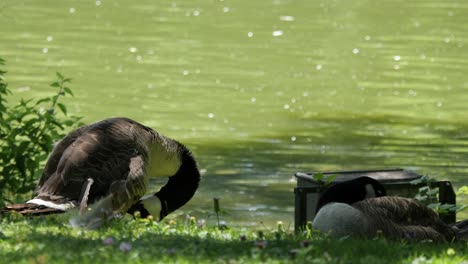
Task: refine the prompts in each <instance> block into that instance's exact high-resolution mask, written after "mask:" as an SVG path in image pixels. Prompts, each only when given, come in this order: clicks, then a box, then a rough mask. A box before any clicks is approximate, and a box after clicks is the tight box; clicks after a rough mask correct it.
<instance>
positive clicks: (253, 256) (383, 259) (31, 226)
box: [0, 215, 468, 264]
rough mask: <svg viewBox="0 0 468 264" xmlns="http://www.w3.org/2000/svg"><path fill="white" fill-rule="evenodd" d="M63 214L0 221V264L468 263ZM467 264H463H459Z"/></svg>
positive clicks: (356, 243) (408, 251)
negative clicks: (97, 224)
mask: <svg viewBox="0 0 468 264" xmlns="http://www.w3.org/2000/svg"><path fill="white" fill-rule="evenodd" d="M67 217H68V216H67V215H60V216H46V217H38V218H32V219H31V218H25V217H16V216H6V217H3V218H2V219H1V220H0V224H1V226H0V259H1V260H2V261H1V262H2V263H174V262H177V263H259V262H266V263H284V262H297V263H366V264H370V263H379V264H380V263H457V264H458V263H466V261H467V260H468V252H467V250H466V249H467V243H451V244H449V243H446V244H434V243H430V242H425V243H422V242H419V243H409V242H394V241H386V240H384V239H374V240H354V239H342V240H336V239H330V238H328V237H326V236H322V235H319V234H316V233H312V234H311V233H310V232H309V233H307V232H305V233H303V234H294V233H292V232H286V231H283V230H284V228H283V227H282V226H278V227H272V228H267V227H265V228H264V229H263V230H250V229H246V228H241V227H236V228H229V229H225V230H219V229H218V228H217V227H215V226H202V227H200V226H199V224H198V223H197V221H196V219H193V218H192V219H188V220H181V221H179V222H175V221H174V220H169V221H163V222H162V223H156V222H153V221H150V220H147V219H138V220H134V219H133V218H131V217H124V218H122V219H116V220H113V221H110V222H109V223H108V224H106V225H105V226H103V227H102V228H100V229H98V230H83V229H75V228H72V227H70V226H69V225H68V224H67V223H68V221H67V219H68V218H67ZM464 261H465V262H464Z"/></svg>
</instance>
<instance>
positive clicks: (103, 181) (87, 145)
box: [37, 119, 148, 202]
mask: <svg viewBox="0 0 468 264" xmlns="http://www.w3.org/2000/svg"><path fill="white" fill-rule="evenodd" d="M139 133H141V132H140V130H139V129H138V127H136V126H135V124H133V123H131V122H129V121H128V120H126V119H107V120H105V121H102V122H99V123H95V124H92V125H89V126H85V127H82V128H80V129H78V130H77V131H75V132H72V133H71V134H70V135H69V136H67V137H65V138H64V139H63V140H62V141H61V142H60V143H59V145H57V147H56V149H55V150H54V152H53V153H52V155H51V157H50V158H49V161H48V162H47V165H46V168H45V170H44V175H43V177H42V178H41V181H40V185H39V188H38V190H37V197H39V198H42V199H44V198H47V199H49V200H52V201H58V200H61V199H66V200H68V201H74V202H78V200H79V198H80V194H81V188H82V186H83V185H84V183H85V182H86V181H87V179H88V178H92V179H93V180H94V183H93V186H92V188H91V190H90V192H89V197H88V199H89V201H90V202H93V201H95V200H96V199H98V198H101V197H103V196H104V195H106V194H107V193H108V192H109V189H110V186H112V184H113V183H114V182H118V181H122V180H126V179H127V177H128V176H129V172H130V165H131V160H132V158H134V157H139V159H141V160H142V165H141V167H142V168H145V166H144V164H145V163H146V162H147V157H148V154H147V147H146V145H147V140H146V139H147V138H148V135H146V134H145V133H143V134H139ZM140 175H141V177H144V173H142V174H140ZM143 192H144V191H143Z"/></svg>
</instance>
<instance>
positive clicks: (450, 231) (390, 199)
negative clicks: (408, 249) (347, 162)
mask: <svg viewBox="0 0 468 264" xmlns="http://www.w3.org/2000/svg"><path fill="white" fill-rule="evenodd" d="M367 181H368V180H365V179H362V178H361V179H359V180H358V179H357V181H355V182H354V183H353V184H351V185H349V182H343V183H339V184H337V185H341V186H340V189H341V190H344V189H347V188H356V186H358V189H359V188H360V189H361V190H362V189H365V185H366V184H368V183H367ZM359 182H361V185H360V186H359ZM372 186H374V185H372ZM335 190H336V189H335ZM349 191H351V190H349ZM326 192H328V190H327V191H326ZM331 192H333V190H331ZM331 196H333V193H330V194H327V197H331ZM312 226H313V227H314V228H315V229H317V230H319V231H321V232H323V233H328V234H330V235H331V236H334V237H345V236H354V237H364V238H373V237H375V236H377V235H378V234H381V235H382V236H383V237H385V238H388V239H397V240H398V239H406V240H432V241H435V242H443V241H454V240H466V239H467V238H468V221H466V220H465V221H462V222H459V223H456V224H454V225H452V226H449V225H447V224H445V223H444V222H443V221H442V220H441V219H440V218H439V216H438V215H437V214H436V213H435V212H434V211H433V210H431V209H429V208H427V207H426V206H425V205H424V204H423V203H421V202H419V201H417V200H415V199H410V198H403V197H394V196H384V197H376V198H365V199H362V200H361V201H351V202H346V201H341V202H333V201H332V202H331V203H327V204H325V205H323V206H322V207H321V208H320V209H319V211H318V213H317V215H316V216H315V218H314V220H313V223H312Z"/></svg>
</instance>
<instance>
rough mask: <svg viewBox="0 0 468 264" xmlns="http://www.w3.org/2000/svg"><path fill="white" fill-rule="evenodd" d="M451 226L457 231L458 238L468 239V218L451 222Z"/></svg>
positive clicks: (461, 239) (460, 239)
mask: <svg viewBox="0 0 468 264" xmlns="http://www.w3.org/2000/svg"><path fill="white" fill-rule="evenodd" d="M450 227H452V229H453V230H454V231H455V234H456V239H457V240H459V241H468V219H467V220H463V221H459V222H456V223H454V224H451V225H450Z"/></svg>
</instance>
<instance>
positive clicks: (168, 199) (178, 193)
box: [155, 144, 200, 220]
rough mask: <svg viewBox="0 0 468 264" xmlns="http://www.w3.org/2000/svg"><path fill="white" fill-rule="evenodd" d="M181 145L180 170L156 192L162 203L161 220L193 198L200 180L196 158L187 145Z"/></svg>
mask: <svg viewBox="0 0 468 264" xmlns="http://www.w3.org/2000/svg"><path fill="white" fill-rule="evenodd" d="M180 147H181V151H180V159H181V165H180V167H179V170H178V171H177V172H176V174H174V175H173V176H171V177H169V180H168V181H167V183H166V185H164V186H163V187H162V188H161V189H160V190H159V192H157V193H156V194H155V195H156V196H157V197H158V198H159V199H160V200H161V205H162V210H161V214H160V217H159V219H160V220H161V219H163V218H164V217H165V216H166V215H168V214H169V213H171V212H173V211H175V210H177V209H178V208H180V207H181V206H183V205H184V204H186V203H187V202H188V201H189V200H190V199H192V197H193V195H194V194H195V192H196V190H197V188H198V185H199V182H200V172H199V171H198V166H197V163H196V161H195V159H194V158H193V156H192V154H191V153H190V151H189V150H188V149H187V148H186V147H185V146H183V145H182V144H181V145H180Z"/></svg>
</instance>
